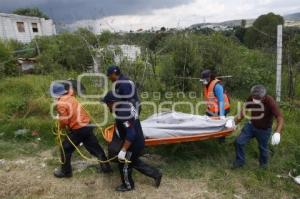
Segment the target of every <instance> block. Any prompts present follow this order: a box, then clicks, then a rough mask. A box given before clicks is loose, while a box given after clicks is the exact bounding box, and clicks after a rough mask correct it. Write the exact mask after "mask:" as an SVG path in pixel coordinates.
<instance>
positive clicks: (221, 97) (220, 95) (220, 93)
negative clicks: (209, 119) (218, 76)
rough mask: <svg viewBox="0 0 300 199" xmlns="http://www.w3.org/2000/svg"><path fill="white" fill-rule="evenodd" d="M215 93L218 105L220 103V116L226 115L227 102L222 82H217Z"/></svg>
mask: <svg viewBox="0 0 300 199" xmlns="http://www.w3.org/2000/svg"><path fill="white" fill-rule="evenodd" d="M214 93H215V95H216V97H217V99H218V105H219V111H220V115H219V116H225V110H224V106H225V104H224V103H225V102H224V89H223V86H222V85H221V84H216V86H215V88H214Z"/></svg>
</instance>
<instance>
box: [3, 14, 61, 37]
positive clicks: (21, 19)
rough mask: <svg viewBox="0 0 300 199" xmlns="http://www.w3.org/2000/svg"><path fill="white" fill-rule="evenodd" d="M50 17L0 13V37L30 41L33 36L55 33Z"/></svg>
mask: <svg viewBox="0 0 300 199" xmlns="http://www.w3.org/2000/svg"><path fill="white" fill-rule="evenodd" d="M55 34H56V29H55V25H54V23H53V21H52V20H51V19H48V20H46V19H44V18H39V17H29V16H21V15H15V14H5V13H0V38H1V39H4V40H7V39H15V40H18V41H20V42H23V43H28V42H30V41H31V40H32V39H33V38H34V37H35V36H37V35H39V36H46V35H55Z"/></svg>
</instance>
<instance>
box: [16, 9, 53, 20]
mask: <svg viewBox="0 0 300 199" xmlns="http://www.w3.org/2000/svg"><path fill="white" fill-rule="evenodd" d="M13 14H17V15H24V16H31V17H40V18H45V19H49V17H48V16H47V15H46V14H44V13H43V12H42V11H40V9H38V8H18V9H16V10H15V11H13Z"/></svg>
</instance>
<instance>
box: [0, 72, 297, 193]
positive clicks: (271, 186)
mask: <svg viewBox="0 0 300 199" xmlns="http://www.w3.org/2000/svg"><path fill="white" fill-rule="evenodd" d="M58 76H59V75H58ZM70 76H71V77H73V76H74V74H64V75H62V74H60V76H59V77H57V79H62V78H68V77H70ZM52 80H54V77H53V76H50V75H49V76H38V75H24V76H22V77H14V78H5V79H2V80H0V98H1V100H0V138H1V141H0V159H1V158H15V157H19V156H20V155H34V154H36V153H38V152H40V151H42V150H44V149H47V148H52V147H53V146H54V145H55V143H54V136H53V135H52V129H53V126H54V121H53V120H52V119H51V117H50V103H51V98H50V96H49V93H48V90H49V85H50V83H51V81H52ZM87 87H88V88H87V89H88V90H89V84H87ZM92 89H94V90H92V91H93V92H96V91H97V90H96V89H95V88H92ZM79 100H80V101H84V100H85V99H79ZM148 100H149V99H148ZM150 100H151V99H150ZM179 100H182V98H173V99H172V101H179ZM184 100H188V101H191V102H192V103H196V102H197V101H198V100H199V99H198V98H196V99H188V98H184ZM240 100H242V99H240ZM240 100H238V99H233V102H232V104H233V106H232V107H233V108H232V111H231V115H234V114H236V111H237V110H236V108H235V107H236V104H237V102H238V101H240ZM152 101H154V102H155V103H159V102H160V101H164V99H161V100H152ZM86 108H87V109H88V111H89V112H90V114H91V115H92V116H93V118H95V119H96V120H97V121H98V120H99V121H100V120H101V117H102V114H103V111H104V107H103V106H97V105H95V106H87V107H86ZM165 108H170V106H169V107H168V106H166V107H165ZM188 110H189V109H188V107H186V106H179V107H178V110H177V111H182V112H188ZM201 111H203V113H204V109H203V110H201ZM283 112H284V118H285V127H284V131H283V134H282V141H281V143H280V145H278V146H274V147H270V150H271V156H270V165H269V168H268V169H266V170H262V169H260V168H259V166H258V165H259V164H258V155H259V154H258V147H257V143H256V141H255V140H252V141H251V142H250V143H249V144H248V145H247V147H246V157H247V164H246V166H245V167H244V168H242V169H239V170H234V171H232V170H230V166H231V163H232V161H233V160H234V156H235V152H234V140H235V137H236V136H237V135H238V134H239V132H240V129H241V127H242V124H241V125H240V126H239V128H238V130H237V131H236V132H235V133H233V134H232V135H231V136H229V137H228V138H227V140H226V143H225V144H220V143H219V142H218V141H217V140H208V141H201V142H193V143H185V144H175V145H166V146H158V147H149V148H147V149H146V153H150V154H156V155H159V156H161V157H162V161H160V163H159V164H158V166H159V167H160V168H161V169H162V170H163V172H164V174H165V175H167V176H170V177H178V178H198V179H201V180H203V181H205V182H207V183H208V184H209V188H210V189H211V190H218V192H219V193H221V194H222V196H223V197H225V198H227V197H228V198H230V197H232V195H233V194H236V193H238V194H241V193H244V195H241V197H244V196H245V197H246V198H252V197H257V196H259V197H261V198H267V197H269V198H292V197H296V196H299V195H300V189H299V186H298V185H295V184H294V183H293V182H292V181H291V179H284V178H278V177H277V175H286V174H287V173H288V172H289V170H291V169H294V168H296V169H298V171H299V174H300V128H299V121H300V111H299V109H295V108H290V107H288V106H286V107H284V108H283ZM151 114H153V112H152V110H151V109H150V107H147V106H144V107H143V111H142V115H141V117H142V119H144V118H146V117H148V116H149V115H151ZM112 122H113V118H112V117H110V118H109V122H108V123H112ZM107 125H108V124H107ZM18 129H28V130H29V131H30V133H29V134H27V135H25V136H16V135H15V131H17V130H18ZM32 131H37V132H38V134H39V136H40V138H41V141H37V139H36V136H32V135H31V132H32ZM101 140H102V141H101V142H102V144H104V142H103V139H101ZM199 188H201V187H199Z"/></svg>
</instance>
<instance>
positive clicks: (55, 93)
mask: <svg viewBox="0 0 300 199" xmlns="http://www.w3.org/2000/svg"><path fill="white" fill-rule="evenodd" d="M51 89H52V90H51ZM67 92H68V91H67V90H66V89H65V86H64V85H63V84H61V83H54V84H52V88H50V93H51V96H52V97H59V96H62V95H64V94H66V93H67Z"/></svg>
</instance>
